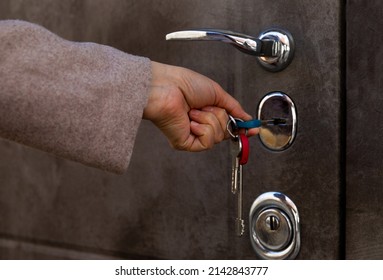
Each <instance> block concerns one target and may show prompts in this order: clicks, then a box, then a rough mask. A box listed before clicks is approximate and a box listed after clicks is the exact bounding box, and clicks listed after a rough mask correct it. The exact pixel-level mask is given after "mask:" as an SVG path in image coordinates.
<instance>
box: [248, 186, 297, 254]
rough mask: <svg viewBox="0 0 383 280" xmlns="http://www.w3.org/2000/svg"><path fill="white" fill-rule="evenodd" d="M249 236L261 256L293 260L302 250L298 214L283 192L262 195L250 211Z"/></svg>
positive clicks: (256, 251)
mask: <svg viewBox="0 0 383 280" xmlns="http://www.w3.org/2000/svg"><path fill="white" fill-rule="evenodd" d="M249 218H250V223H249V224H250V227H249V228H250V239H251V244H252V246H253V249H254V251H255V253H256V254H257V255H258V256H259V257H260V258H262V259H294V258H295V257H296V256H297V254H298V253H299V249H300V226H299V214H298V210H297V207H296V206H295V204H294V203H293V202H292V201H291V200H290V199H289V198H288V197H287V196H285V195H284V194H282V193H279V192H268V193H265V194H262V195H261V196H259V197H258V198H257V199H256V200H255V201H254V203H253V205H252V207H251V210H250V217H249Z"/></svg>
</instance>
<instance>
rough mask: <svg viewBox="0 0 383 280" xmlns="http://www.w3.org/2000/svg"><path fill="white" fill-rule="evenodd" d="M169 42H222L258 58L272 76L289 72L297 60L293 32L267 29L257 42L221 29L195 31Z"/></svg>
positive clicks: (169, 36)
mask: <svg viewBox="0 0 383 280" xmlns="http://www.w3.org/2000/svg"><path fill="white" fill-rule="evenodd" d="M166 40H168V41H174V40H177V41H219V42H223V43H227V44H231V45H232V46H234V47H235V48H237V49H238V50H240V51H241V52H244V53H246V54H249V55H253V56H256V57H257V59H258V62H259V63H260V64H261V66H262V67H263V68H265V69H266V70H268V71H271V72H278V71H281V70H283V69H285V68H286V67H287V66H288V65H289V64H290V63H291V61H292V59H293V56H294V49H295V44H294V40H293V37H292V35H291V34H290V32H288V31H285V30H283V29H279V28H272V29H267V30H265V31H264V32H262V33H261V34H260V35H259V36H258V37H257V38H255V37H252V36H249V35H246V34H241V33H236V32H232V31H229V30H220V29H191V30H182V31H176V32H172V33H169V34H167V35H166Z"/></svg>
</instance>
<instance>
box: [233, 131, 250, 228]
mask: <svg viewBox="0 0 383 280" xmlns="http://www.w3.org/2000/svg"><path fill="white" fill-rule="evenodd" d="M238 137H239V141H240V142H241V146H242V149H241V155H240V157H239V169H238V175H237V176H238V185H237V186H238V187H237V218H236V219H235V228H236V233H237V236H242V235H243V233H244V232H245V221H244V219H243V217H242V212H243V165H245V164H246V163H247V161H248V158H249V153H250V149H249V139H248V138H247V136H246V135H245V134H242V133H241V134H239V135H238Z"/></svg>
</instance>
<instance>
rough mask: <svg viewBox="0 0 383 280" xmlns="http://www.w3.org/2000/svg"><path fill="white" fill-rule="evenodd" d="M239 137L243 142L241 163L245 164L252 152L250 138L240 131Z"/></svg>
mask: <svg viewBox="0 0 383 280" xmlns="http://www.w3.org/2000/svg"><path fill="white" fill-rule="evenodd" d="M239 137H240V139H241V142H242V152H241V158H240V159H239V164H240V165H245V164H246V163H247V160H248V159H249V153H250V148H249V138H247V136H246V135H245V134H243V133H240V134H239Z"/></svg>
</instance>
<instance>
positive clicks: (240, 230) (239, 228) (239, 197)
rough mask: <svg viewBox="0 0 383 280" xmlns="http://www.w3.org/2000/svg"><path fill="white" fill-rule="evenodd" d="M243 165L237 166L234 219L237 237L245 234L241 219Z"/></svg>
mask: <svg viewBox="0 0 383 280" xmlns="http://www.w3.org/2000/svg"><path fill="white" fill-rule="evenodd" d="M242 172H243V165H239V168H238V172H237V176H238V191H237V211H238V212H237V218H236V219H235V228H236V233H237V236H242V235H243V233H244V232H245V220H244V219H243V217H242V207H243V206H242V191H243V185H242V183H243V178H242Z"/></svg>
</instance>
